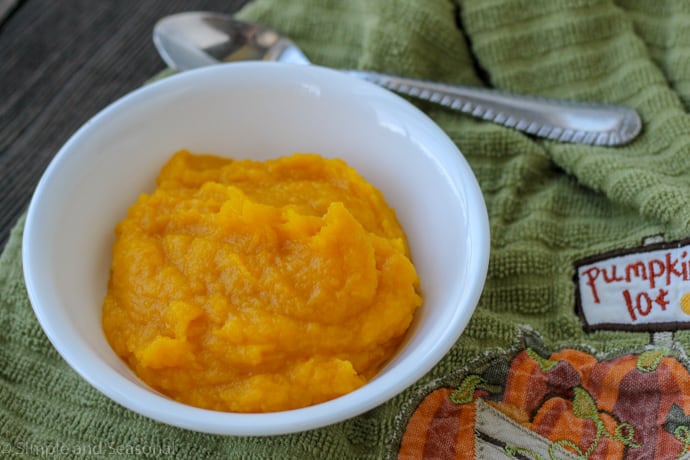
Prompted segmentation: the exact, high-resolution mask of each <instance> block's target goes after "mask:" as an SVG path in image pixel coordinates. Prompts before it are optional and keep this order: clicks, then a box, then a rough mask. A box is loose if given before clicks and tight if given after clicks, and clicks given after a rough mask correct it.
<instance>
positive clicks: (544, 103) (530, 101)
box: [348, 70, 642, 146]
mask: <svg viewBox="0 0 690 460" xmlns="http://www.w3.org/2000/svg"><path fill="white" fill-rule="evenodd" d="M348 73H349V74H351V75H354V76H356V77H359V78H362V79H364V80H368V81H370V82H372V83H375V84H377V85H380V86H383V87H384V88H386V89H389V90H391V91H395V92H396V93H400V94H404V95H407V96H410V97H415V98H418V99H422V100H426V101H430V102H434V103H437V104H441V105H444V106H446V107H449V108H451V109H454V110H458V111H460V112H462V113H466V114H469V115H471V116H473V117H476V118H481V119H484V120H488V121H492V122H494V123H498V124H501V125H504V126H507V127H509V128H513V129H516V130H518V131H523V132H526V133H529V134H532V135H534V136H538V137H543V138H547V139H553V140H557V141H560V142H573V143H580V144H589V145H602V146H615V145H622V144H626V143H628V142H630V141H631V140H632V139H634V138H635V137H636V136H637V134H638V133H639V132H640V130H641V128H642V122H641V120H640V117H639V115H638V114H637V112H636V111H635V110H633V109H630V108H628V107H623V106H617V105H608V104H594V103H584V102H574V101H564V100H557V99H547V98H541V97H535V96H526V95H518V94H510V93H503V92H499V91H492V90H487V89H483V88H470V87H464V86H455V85H447V84H443V83H434V82H429V81H422V80H414V79H410V78H402V77H396V76H392V75H386V74H381V73H376V72H367V71H355V70H353V71H348Z"/></svg>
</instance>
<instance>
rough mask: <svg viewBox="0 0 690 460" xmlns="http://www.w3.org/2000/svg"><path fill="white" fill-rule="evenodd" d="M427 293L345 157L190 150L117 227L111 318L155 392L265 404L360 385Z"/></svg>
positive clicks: (330, 394) (196, 402) (394, 230)
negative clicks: (245, 156) (258, 156)
mask: <svg viewBox="0 0 690 460" xmlns="http://www.w3.org/2000/svg"><path fill="white" fill-rule="evenodd" d="M421 301H422V299H421V296H420V293H419V280H418V277H417V274H416V271H415V268H414V266H413V265H412V262H411V261H410V258H409V254H408V248H407V243H406V239H405V235H404V233H403V230H402V228H401V227H400V225H399V223H398V221H397V219H396V216H395V213H394V211H393V210H392V209H391V208H389V207H388V205H387V204H386V202H385V200H384V198H383V196H382V194H381V193H380V192H379V191H378V190H377V189H376V188H374V187H373V186H372V185H370V184H369V183H367V182H366V181H365V180H364V179H363V178H362V177H361V176H360V175H359V174H358V173H357V172H356V171H355V170H354V169H352V168H351V167H349V166H348V165H347V164H346V163H345V162H343V161H341V160H331V159H325V158H323V157H321V156H319V155H316V154H294V155H291V156H286V157H283V158H279V159H275V160H269V161H265V162H257V161H248V160H242V161H235V160H231V159H226V158H220V157H216V156H212V155H195V154H191V153H189V152H187V151H180V152H178V153H176V154H175V155H174V156H173V157H172V159H171V160H170V161H169V162H168V163H167V164H166V165H165V166H164V167H163V169H162V171H161V173H160V176H159V177H158V179H157V188H156V190H155V191H154V192H153V193H152V194H150V195H149V194H143V195H141V196H140V197H139V199H138V201H137V202H136V203H135V204H134V205H133V206H132V207H131V208H130V210H129V212H128V214H127V216H126V218H125V219H124V220H123V221H122V222H121V223H119V224H118V225H117V227H116V242H115V244H114V248H113V261H112V269H111V276H110V281H109V284H108V292H107V295H106V298H105V301H104V305H103V320H102V321H103V329H104V332H105V335H106V337H107V339H108V341H109V342H110V344H111V346H112V347H113V349H114V350H115V352H116V353H117V354H118V355H119V356H120V357H121V358H122V359H123V360H124V361H126V362H127V363H128V365H129V366H130V367H131V368H132V369H133V370H134V372H136V374H137V375H139V376H140V377H141V379H142V380H144V381H145V382H146V383H148V384H149V385H150V386H151V387H153V388H155V389H156V390H158V391H160V392H162V393H164V394H166V395H168V396H170V397H171V398H173V399H175V400H178V401H180V402H183V403H186V404H189V405H192V406H197V407H203V408H208V409H214V410H219V411H231V412H270V411H279V410H286V409H293V408H299V407H304V406H309V405H312V404H316V403H319V402H323V401H326V400H329V399H332V398H335V397H338V396H340V395H343V394H345V393H348V392H350V391H353V390H355V389H356V388H358V387H360V386H362V385H363V384H364V383H366V382H367V381H368V380H369V379H371V378H372V377H373V376H374V375H375V374H376V372H377V371H378V370H380V369H381V367H382V366H383V365H384V364H385V362H386V361H387V360H388V359H389V358H390V357H391V355H392V354H393V353H394V352H395V350H396V348H397V347H398V345H399V343H400V342H401V340H402V337H403V336H404V334H405V332H406V330H407V329H408V327H409V325H410V322H411V321H412V317H413V315H414V312H415V310H416V309H417V308H418V306H419V305H420V304H421Z"/></svg>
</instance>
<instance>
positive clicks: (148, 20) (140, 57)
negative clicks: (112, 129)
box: [0, 0, 248, 250]
mask: <svg viewBox="0 0 690 460" xmlns="http://www.w3.org/2000/svg"><path fill="white" fill-rule="evenodd" d="M0 1H3V4H2V5H1V6H3V8H0V250H1V248H3V247H4V245H5V243H6V242H7V238H8V236H9V232H10V230H11V229H12V227H13V226H14V225H15V224H16V222H17V219H18V218H19V217H20V216H21V215H22V214H23V213H24V212H25V211H26V208H27V206H28V204H29V201H30V199H31V195H32V193H33V190H34V189H35V187H36V184H37V183H38V181H39V179H40V177H41V175H42V174H43V171H44V170H45V168H46V167H47V166H48V163H49V162H50V161H51V159H52V158H53V156H54V155H55V154H56V153H57V151H58V150H59V149H60V147H61V145H62V144H63V143H64V142H65V141H66V140H67V139H68V138H69V137H70V135H71V134H72V133H74V132H75V131H76V130H77V129H78V128H79V126H81V125H82V124H83V123H84V122H86V121H87V120H88V119H89V118H90V117H92V116H93V115H94V114H96V113H97V112H98V111H99V110H101V109H103V108H104V107H105V106H106V105H108V104H109V103H110V102H112V101H114V100H115V99H117V98H119V97H121V96H123V95H125V94H126V93H128V92H130V91H132V90H134V89H136V88H137V87H139V86H141V84H142V83H144V82H145V81H146V80H147V79H149V78H150V77H152V76H153V75H155V74H156V73H158V72H160V71H161V70H163V69H164V68H165V65H164V63H163V62H162V61H161V59H160V58H159V57H158V54H157V53H156V50H155V48H154V46H153V43H152V41H151V31H152V29H153V26H154V24H155V22H156V21H157V20H158V19H159V18H160V17H162V16H165V15H168V14H171V13H174V12H180V11H188V10H207V11H220V12H225V13H233V12H235V11H237V10H238V9H239V8H240V7H241V6H242V5H243V4H245V3H247V2H248V0H198V1H192V0H116V1H115V0H113V1H101V0H97V1H94V0H58V1H56V0H0Z"/></svg>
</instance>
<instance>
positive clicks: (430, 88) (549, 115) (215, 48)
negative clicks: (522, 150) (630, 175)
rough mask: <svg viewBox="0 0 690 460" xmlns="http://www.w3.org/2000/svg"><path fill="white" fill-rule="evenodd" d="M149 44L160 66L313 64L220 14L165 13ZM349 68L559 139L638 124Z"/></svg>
mask: <svg viewBox="0 0 690 460" xmlns="http://www.w3.org/2000/svg"><path fill="white" fill-rule="evenodd" d="M153 41H154V44H155V46H156V48H157V49H158V52H159V54H160V55H161V57H162V58H163V60H164V61H165V63H166V64H167V65H168V66H170V67H171V68H173V69H175V70H178V71H184V70H190V69H193V68H197V67H204V66H208V65H214V64H218V63H221V62H236V61H247V60H264V61H279V62H287V63H294V64H309V63H310V62H309V59H308V58H307V57H306V56H305V55H304V53H303V52H302V51H301V50H300V49H299V47H298V46H297V45H296V44H295V43H293V42H292V41H291V40H290V39H288V38H287V37H284V36H281V35H280V34H278V33H277V32H275V31H273V30H271V29H268V28H266V27H264V26H260V25H257V24H251V23H247V22H243V21H239V20H237V19H235V18H234V17H232V16H230V15H224V14H218V13H209V12H186V13H179V14H175V15H172V16H167V17H165V18H163V19H161V20H160V21H158V22H157V23H156V25H155V27H154V30H153ZM346 72H348V73H349V74H350V75H352V76H354V77H357V78H361V79H364V80H368V81H370V82H372V83H375V84H377V85H379V86H382V87H384V88H386V89H389V90H391V91H394V92H397V93H399V94H403V95H406V96H409V97H412V98H416V99H422V100H425V101H429V102H433V103H438V104H440V105H443V106H445V107H448V108H450V109H452V110H457V111H460V112H462V113H465V114H467V115H470V116H473V117H475V118H481V119H483V120H487V121H491V122H494V123H497V124H500V125H503V126H506V127H508V128H512V129H516V130H518V131H522V132H525V133H527V134H530V135H532V136H536V137H541V138H546V139H551V140H555V141H559V142H573V143H581V144H589V145H600V146H616V145H623V144H626V143H628V142H630V141H632V140H633V139H634V138H635V137H637V135H638V134H639V133H640V131H641V128H642V122H641V120H640V117H639V115H638V114H637V112H636V111H635V110H633V109H631V108H628V107H624V106H619V105H611V104H601V103H591V102H576V101H566V100H558V99H546V98H542V97H537V96H527V95H518V94H510V93H505V92H501V91H495V90H490V89H486V88H473V87H465V86H457V85H449V84H444V83H436V82H430V81H424V80H415V79H412V78H404V77H398V76H392V75H387V74H382V73H378V72H372V71H362V70H349V71H346Z"/></svg>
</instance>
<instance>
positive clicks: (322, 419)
mask: <svg viewBox="0 0 690 460" xmlns="http://www.w3.org/2000/svg"><path fill="white" fill-rule="evenodd" d="M231 66H232V67H231ZM288 68H289V69H290V72H289V75H301V76H304V75H309V76H311V77H318V78H329V79H332V78H337V79H342V81H343V82H344V83H345V84H348V85H361V87H363V88H367V89H368V90H369V91H376V92H380V93H381V94H384V93H385V94H386V97H388V98H391V97H392V98H394V99H393V100H396V103H397V104H399V105H400V107H403V108H405V110H408V111H410V112H411V113H413V114H414V115H415V116H416V117H420V120H426V122H427V123H429V126H431V127H432V128H433V129H435V130H437V131H438V135H441V136H444V137H445V138H446V139H447V141H448V142H449V143H450V144H451V145H453V146H454V147H455V150H457V154H458V155H457V165H458V166H459V167H461V168H464V169H465V170H466V171H467V172H469V174H468V175H466V176H467V177H465V178H469V179H470V180H468V181H467V182H466V183H464V184H463V190H464V194H465V195H466V196H467V200H466V205H467V207H468V209H467V211H466V212H467V213H469V214H470V215H472V216H476V217H475V218H474V219H473V220H472V222H470V225H469V226H468V229H467V235H468V239H470V240H472V242H473V244H472V251H474V252H475V253H476V255H475V256H473V257H469V258H468V264H467V271H466V277H470V278H471V279H470V280H469V282H468V283H467V285H468V286H469V289H467V290H466V291H465V292H463V293H462V294H461V296H462V298H461V299H458V301H459V302H462V303H463V304H466V305H468V308H469V313H468V312H467V311H465V310H462V309H456V310H455V311H454V312H453V316H452V319H451V320H450V321H449V322H448V324H446V325H445V328H444V329H443V331H444V332H443V334H442V336H441V337H440V339H439V340H438V344H437V346H436V347H435V348H433V349H432V350H429V351H428V352H427V353H426V355H424V356H423V361H422V362H420V363H418V365H417V366H416V367H414V368H413V369H411V370H407V371H406V372H405V373H404V374H403V375H402V378H400V377H401V376H399V375H393V374H390V373H389V374H386V375H382V376H380V378H378V379H376V380H374V381H372V382H369V383H367V384H366V385H365V386H364V387H362V388H360V389H358V390H355V391H353V392H351V393H348V394H346V395H343V396H341V397H338V398H335V399H333V400H330V401H326V402H323V403H319V404H316V405H313V406H308V407H304V408H300V409H293V410H288V411H282V412H268V413H231V412H218V411H212V410H207V409H201V408H197V407H192V406H189V405H186V404H182V403H179V402H176V401H173V400H171V399H169V398H167V397H165V396H162V395H158V394H156V393H155V392H154V390H151V389H144V388H142V387H139V386H137V385H136V384H134V383H133V382H129V381H127V380H126V379H125V378H124V377H122V376H120V377H121V379H120V380H112V379H107V378H106V379H104V378H100V377H99V375H113V374H115V371H114V370H113V369H112V368H111V367H110V366H109V365H108V364H106V363H105V362H103V361H100V360H98V359H92V357H91V356H89V355H84V354H83V353H82V354H76V353H75V349H74V347H69V348H66V347H65V344H64V340H63V337H62V336H61V334H62V333H61V332H60V330H59V327H58V326H57V325H56V324H54V323H53V321H52V318H51V312H50V306H49V305H46V303H45V301H44V299H43V298H42V295H41V293H40V292H39V291H38V289H39V284H40V283H39V280H37V279H35V277H34V267H35V266H36V265H37V264H39V263H40V254H37V253H36V252H35V251H34V244H33V242H34V241H35V240H36V238H39V237H40V230H41V229H40V228H39V227H38V224H37V220H38V221H40V212H39V211H40V202H41V197H42V196H43V195H44V194H45V193H49V192H50V185H51V182H52V181H53V178H54V176H55V175H56V174H58V173H59V170H60V169H61V166H62V162H63V160H64V158H67V157H68V156H69V155H70V152H71V151H72V149H73V146H74V145H75V143H76V142H77V140H78V139H79V138H80V137H82V136H84V135H85V134H86V133H88V132H90V131H91V130H93V129H97V127H98V126H99V125H100V124H102V123H105V122H107V120H108V118H109V117H111V116H113V114H115V113H117V112H119V111H120V110H121V109H123V108H127V107H128V106H129V105H132V104H136V103H138V102H139V101H140V100H142V99H143V98H146V97H149V96H150V94H153V93H161V92H165V91H166V90H167V89H168V88H172V87H177V86H179V85H181V84H186V83H187V82H194V81H195V80H196V79H198V78H201V77H203V76H204V75H208V74H213V73H215V72H223V71H225V70H219V69H233V70H235V69H238V70H239V69H244V71H248V72H264V71H266V72H271V71H273V72H276V71H278V72H283V74H285V72H284V71H285V70H286V69H288ZM298 68H299V69H298ZM228 71H229V70H228ZM345 79H347V80H345ZM22 248H23V250H22V264H23V274H24V280H25V284H26V289H27V293H28V297H29V300H30V303H31V306H32V309H33V311H34V314H35V316H36V318H37V319H38V322H39V324H40V326H41V328H42V329H43V331H44V333H45V334H46V336H47V337H48V339H49V340H50V342H51V344H52V345H53V347H54V348H55V349H56V350H57V351H58V353H59V354H60V355H61V356H62V357H63V359H65V361H66V362H67V364H68V365H69V366H70V367H71V368H72V369H73V370H75V371H76V372H77V373H78V374H79V375H80V376H81V377H82V378H84V379H85V380H86V381H87V382H88V383H89V384H90V385H91V386H93V387H95V388H96V389H97V390H98V391H100V392H101V393H103V394H104V395H105V396H106V397H108V398H109V399H111V400H113V401H115V402H117V403H119V404H120V405H122V406H124V407H126V408H127V409H130V410H132V411H134V412H136V413H139V414H142V415H144V416H147V417H149V418H152V419H154V420H157V421H160V422H164V423H166V424H169V425H173V426H177V427H180V428H185V429H188V430H193V431H201V432H207V433H213V434H225V435H258V436H263V435H277V434H288V433H294V432H300V431H306V430H311V429H315V428H319V427H323V426H327V425H331V424H334V423H337V422H341V421H344V420H346V419H349V418H352V417H355V416H357V415H360V414H362V413H364V412H366V411H368V410H370V409H373V408H374V407H376V406H378V405H381V404H383V403H384V402H386V401H388V400H390V399H392V398H393V397H395V396H396V395H397V394H399V393H401V392H402V391H404V390H405V389H407V388H408V387H410V386H411V385H413V384H414V383H415V382H416V381H418V380H419V379H420V378H422V377H423V376H424V375H425V374H426V373H427V372H429V371H430V370H431V369H432V368H433V367H434V366H435V365H436V364H437V363H438V362H439V361H440V360H441V359H442V358H443V356H444V355H445V354H446V353H447V352H448V351H449V350H450V348H451V347H452V346H453V344H454V343H455V342H456V340H457V339H458V337H459V336H460V334H461V333H462V331H463V330H464V329H465V328H466V326H467V323H468V322H469V318H470V316H471V315H472V313H473V312H474V309H475V308H476V306H477V304H478V302H479V297H480V295H481V292H482V289H483V286H484V283H485V279H486V274H487V270H488V261H489V249H490V245H489V223H488V214H487V210H486V205H485V203H484V198H483V195H482V192H481V190H480V188H479V185H478V183H477V181H476V178H475V176H474V174H473V172H472V170H471V168H470V167H469V164H468V163H467V161H466V160H465V158H464V156H463V155H462V153H461V152H460V150H459V148H457V146H456V145H455V144H454V143H453V142H452V141H451V140H450V138H448V136H447V134H446V133H445V132H444V131H443V130H442V129H441V128H440V127H439V126H438V125H437V124H436V123H435V122H434V121H433V120H431V118H430V117H429V116H428V115H426V114H425V113H424V112H422V111H421V110H419V109H418V108H416V107H415V106H414V105H412V104H411V103H410V102H408V101H407V100H405V99H403V98H402V97H400V96H397V95H395V94H393V93H390V92H388V91H386V90H384V89H382V88H380V87H378V86H375V85H374V84H373V83H369V82H366V81H362V80H358V79H356V78H355V77H352V76H348V75H345V74H342V73H339V72H336V71H333V70H330V69H325V68H322V67H319V66H315V65H310V66H296V65H294V64H282V63H268V62H244V63H232V64H221V65H218V66H213V67H206V68H200V69H196V70H192V71H187V72H183V73H180V74H176V75H172V76H168V77H166V78H163V79H161V80H157V81H154V82H152V83H150V84H147V85H145V86H142V87H140V88H138V89H136V90H134V91H132V92H130V93H128V94H126V95H124V96H123V97H121V98H119V99H118V100H116V101H114V102H112V103H111V104H109V105H107V106H106V107H105V108H103V109H102V110H100V111H99V112H98V113H96V114H95V115H94V116H93V117H91V118H90V119H89V120H88V121H87V122H86V123H84V124H83V125H82V126H81V127H80V128H79V129H78V130H77V131H76V132H75V133H74V134H72V135H71V136H70V138H69V139H68V140H67V141H66V142H65V143H64V144H63V146H62V147H61V148H60V149H59V150H58V152H57V154H56V155H55V157H54V158H53V159H52V161H51V162H50V164H49V165H48V167H47V169H46V170H45V172H44V174H43V175H42V177H41V179H40V181H39V183H38V185H37V187H36V190H35V192H34V194H33V196H32V198H31V201H30V204H29V209H28V212H27V214H26V221H25V227H24V234H23V237H22ZM94 358H95V354H94ZM410 367H412V366H410ZM117 375H118V376H119V374H117ZM123 383H124V386H123ZM364 388H366V389H367V390H365V391H362V390H363V389H364ZM369 390H373V391H369ZM141 398H145V399H150V400H151V401H150V403H147V404H141ZM180 413H184V416H180ZM334 414H337V416H334Z"/></svg>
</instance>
